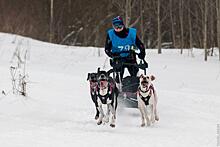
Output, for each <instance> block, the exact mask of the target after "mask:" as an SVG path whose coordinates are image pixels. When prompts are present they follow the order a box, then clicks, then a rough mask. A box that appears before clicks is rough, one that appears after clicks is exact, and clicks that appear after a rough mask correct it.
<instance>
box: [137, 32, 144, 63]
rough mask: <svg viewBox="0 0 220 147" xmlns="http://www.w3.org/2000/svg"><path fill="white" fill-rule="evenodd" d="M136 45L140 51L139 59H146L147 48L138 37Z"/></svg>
mask: <svg viewBox="0 0 220 147" xmlns="http://www.w3.org/2000/svg"><path fill="white" fill-rule="evenodd" d="M135 45H136V46H137V47H138V48H139V49H140V54H138V58H140V59H144V58H145V55H146V53H145V47H144V44H143V43H142V42H141V40H140V39H139V38H138V36H136V41H135Z"/></svg>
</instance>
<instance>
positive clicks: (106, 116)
mask: <svg viewBox="0 0 220 147" xmlns="http://www.w3.org/2000/svg"><path fill="white" fill-rule="evenodd" d="M109 116H110V108H109V105H108V104H107V111H106V115H105V117H104V118H103V121H104V122H105V123H108V122H109Z"/></svg>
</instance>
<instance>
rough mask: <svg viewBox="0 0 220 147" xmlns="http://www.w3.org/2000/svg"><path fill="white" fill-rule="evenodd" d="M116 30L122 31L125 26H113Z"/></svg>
mask: <svg viewBox="0 0 220 147" xmlns="http://www.w3.org/2000/svg"><path fill="white" fill-rule="evenodd" d="M113 27H114V29H121V28H123V27H124V26H123V25H113Z"/></svg>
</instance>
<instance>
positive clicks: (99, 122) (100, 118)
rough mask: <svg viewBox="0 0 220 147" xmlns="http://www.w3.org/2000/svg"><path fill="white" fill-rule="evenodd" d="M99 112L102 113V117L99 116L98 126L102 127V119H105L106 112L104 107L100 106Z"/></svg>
mask: <svg viewBox="0 0 220 147" xmlns="http://www.w3.org/2000/svg"><path fill="white" fill-rule="evenodd" d="M98 110H99V112H100V115H99V119H98V122H97V125H101V124H102V119H103V117H104V111H103V109H102V105H99V107H98Z"/></svg>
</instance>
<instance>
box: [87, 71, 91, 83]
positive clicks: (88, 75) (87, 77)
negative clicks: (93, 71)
mask: <svg viewBox="0 0 220 147" xmlns="http://www.w3.org/2000/svg"><path fill="white" fill-rule="evenodd" d="M89 77H90V73H88V75H87V81H88V80H89Z"/></svg>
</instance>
